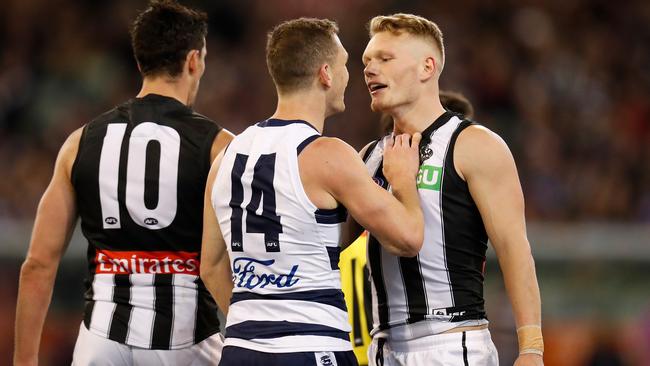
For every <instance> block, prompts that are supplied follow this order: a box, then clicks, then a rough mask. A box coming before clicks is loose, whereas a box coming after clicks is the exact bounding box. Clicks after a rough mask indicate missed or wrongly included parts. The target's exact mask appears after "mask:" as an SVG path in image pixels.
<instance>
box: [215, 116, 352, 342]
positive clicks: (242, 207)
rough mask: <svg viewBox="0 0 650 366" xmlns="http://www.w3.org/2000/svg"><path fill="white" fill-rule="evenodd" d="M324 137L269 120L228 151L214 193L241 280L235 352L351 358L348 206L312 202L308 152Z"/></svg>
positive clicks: (232, 326)
mask: <svg viewBox="0 0 650 366" xmlns="http://www.w3.org/2000/svg"><path fill="white" fill-rule="evenodd" d="M318 137H320V133H319V132H318V131H317V130H316V129H315V128H314V127H313V126H311V125H310V124H309V123H307V122H305V121H301V120H292V121H288V120H279V119H269V120H265V121H263V122H260V123H257V124H255V125H253V126H251V127H249V128H248V129H246V130H245V131H244V132H243V133H242V134H240V135H239V136H237V137H236V138H235V139H234V140H233V141H232V142H231V144H230V146H229V147H228V148H227V150H226V152H225V154H224V156H223V159H222V161H221V167H220V169H219V172H218V173H217V176H216V179H215V184H214V186H213V190H212V197H211V201H212V206H213V207H214V210H215V212H216V214H217V218H218V221H219V226H220V228H221V232H222V234H223V238H224V240H225V243H226V246H227V248H228V254H229V257H230V264H231V269H232V274H233V281H234V289H233V296H232V300H231V305H230V309H229V311H228V316H227V322H226V335H227V338H226V343H225V344H226V346H229V345H230V346H237V347H243V348H247V349H251V350H255V351H259V352H269V353H283V352H340V351H351V350H352V347H351V344H350V340H349V332H350V330H351V329H350V325H349V323H348V315H347V309H346V306H345V301H344V298H343V293H342V292H341V280H340V272H339V270H338V259H339V250H340V249H339V238H340V234H341V226H340V225H341V223H343V222H344V221H345V219H346V212H345V210H344V209H342V208H339V209H334V210H322V209H318V208H317V207H316V206H315V205H314V204H313V203H312V202H311V201H310V200H309V198H308V197H307V194H306V193H305V190H304V189H303V185H302V182H301V179H300V173H299V170H298V154H299V153H300V151H301V150H302V149H303V148H304V147H305V146H307V144H308V143H309V142H311V141H313V140H315V139H316V138H318Z"/></svg>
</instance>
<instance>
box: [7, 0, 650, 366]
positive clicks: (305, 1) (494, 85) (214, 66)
mask: <svg viewBox="0 0 650 366" xmlns="http://www.w3.org/2000/svg"><path fill="white" fill-rule="evenodd" d="M183 3H184V4H189V5H194V6H197V7H199V8H201V9H203V10H205V11H207V12H208V14H209V17H210V32H209V35H208V57H207V68H206V73H205V76H204V78H203V81H202V84H201V89H200V92H199V97H198V100H197V104H196V109H197V111H199V112H200V113H203V114H205V115H207V116H209V117H210V118H213V119H215V120H216V121H218V122H219V123H221V124H222V125H223V126H224V127H226V128H228V129H229V130H231V131H233V132H235V133H238V132H241V131H242V130H243V129H244V128H245V127H246V126H247V125H249V124H251V123H252V122H255V121H259V120H262V119H264V118H266V117H267V116H269V115H270V114H271V113H272V112H273V109H274V106H275V97H274V89H273V85H272V83H271V80H270V78H269V77H268V76H267V72H266V66H265V61H264V44H265V35H266V32H267V31H268V30H269V29H270V27H272V26H273V25H274V24H276V23H277V22H279V21H280V20H284V19H289V18H293V17H298V16H315V17H328V18H330V19H333V20H336V21H337V22H338V23H339V26H340V28H341V33H340V36H341V39H342V41H343V43H344V45H345V46H346V47H347V49H348V52H349V54H350V61H349V63H348V67H349V70H350V83H349V86H348V89H347V94H346V104H347V111H346V112H345V113H344V114H342V115H339V116H336V117H334V118H331V119H330V120H329V122H328V123H327V125H326V128H325V133H326V134H327V135H331V136H337V137H341V138H342V139H344V140H345V141H347V142H348V143H350V144H351V145H353V146H354V147H356V148H360V147H361V146H363V144H364V143H366V142H368V141H369V140H370V139H372V138H374V137H375V136H376V135H377V134H378V133H379V125H378V123H377V122H378V119H379V116H377V115H376V114H373V113H371V112H370V111H369V96H368V93H367V90H366V87H365V84H364V82H363V77H362V70H363V67H362V64H361V61H360V58H361V53H362V51H363V49H364V47H365V44H366V42H367V32H366V30H365V24H366V22H367V21H368V20H369V19H370V18H371V17H372V16H374V15H378V14H388V13H393V12H398V11H400V12H413V13H416V14H419V15H423V16H425V17H428V18H429V19H432V20H434V21H435V22H437V23H438V24H439V25H440V27H441V28H442V30H443V33H444V35H445V42H446V51H447V63H446V66H445V70H444V72H443V76H442V79H441V86H442V88H444V89H450V90H456V91H460V92H463V93H464V94H465V95H467V96H468V98H469V99H470V100H471V101H472V102H473V104H474V107H475V110H476V119H477V120H478V121H480V122H482V123H484V124H485V125H487V126H488V127H490V128H492V129H493V130H495V131H496V132H498V133H499V134H500V135H501V136H503V137H504V139H505V140H506V141H507V142H508V144H509V145H510V147H511V149H512V151H513V154H514V156H515V159H516V161H517V164H518V168H519V174H520V177H521V180H522V185H523V189H524V192H525V197H526V204H527V205H526V215H527V220H528V227H529V235H530V239H531V244H532V248H533V252H534V255H535V258H536V261H537V269H538V276H539V282H540V287H541V292H542V302H543V322H544V334H545V341H546V349H547V351H546V356H545V361H546V365H548V366H554V365H568V366H571V365H650V347H648V345H650V284H648V281H649V279H650V225H649V224H650V164H649V163H648V161H650V144H649V142H650V104H649V103H648V100H650V67H649V66H650V47H649V45H650V25H649V24H650V2H647V1H642V0H634V1H616V2H614V1H605V0H602V1H600V0H599V1H584V0H553V1H514V0H512V1H479V0H472V1H466V0H456V1H444V2H443V1H424V0H422V1H418V0H409V1H389V0H327V1H323V0H286V1H268V0H267V1H264V0H257V1H253V0H247V1H236V0H229V1H205V2H199V1H183ZM144 7H145V2H144V1H142V0H138V1H126V0H122V1H108V0H102V1H73V0H30V1H22V0H4V1H3V2H2V11H0V172H1V174H2V178H0V233H1V234H0V364H9V363H10V362H11V361H10V360H11V354H12V347H13V345H12V343H13V342H12V339H13V319H14V312H15V309H14V306H15V299H16V292H17V282H18V273H19V267H20V263H21V261H22V259H23V258H24V255H25V252H26V249H27V245H28V240H29V232H30V229H31V225H32V220H33V216H34V214H35V210H36V206H37V203H38V199H39V197H40V195H41V194H42V192H43V190H44V188H45V186H46V184H47V182H48V180H49V177H50V175H51V172H52V166H53V163H54V159H55V156H56V153H57V151H58V148H59V147H60V145H61V144H62V142H63V141H64V139H65V137H66V136H67V135H68V134H69V133H70V132H72V131H73V130H74V129H76V128H78V127H79V126H81V125H82V124H84V123H85V122H87V121H88V120H89V119H90V118H92V117H93V116H95V115H97V114H99V113H101V112H103V111H105V110H107V109H110V108H111V107H112V106H114V105H115V104H117V103H120V102H121V101H123V100H125V99H127V98H130V97H132V96H133V95H135V94H136V93H137V91H138V90H139V86H140V77H139V74H138V73H137V69H136V65H135V62H134V61H133V58H132V56H131V50H130V44H129V36H128V32H127V28H128V25H129V24H130V21H131V20H132V19H133V17H134V15H135V14H136V12H137V11H138V10H140V9H143V8H144ZM84 253H85V243H84V242H83V240H82V238H81V237H80V236H79V235H78V233H77V234H76V235H75V237H74V239H73V242H72V243H71V245H70V248H69V249H68V253H67V255H66V257H65V259H64V261H63V263H62V265H61V267H60V270H59V275H58V279H57V285H56V288H55V292H54V299H53V302H52V306H51V311H50V315H49V317H48V319H47V324H46V328H45V331H44V338H43V343H42V347H41V348H42V364H43V365H64V364H69V361H70V354H71V352H72V348H73V346H74V340H75V337H76V333H77V330H78V324H79V321H80V319H81V311H82V308H81V301H82V294H81V288H82V277H83V273H84V269H85V257H84ZM500 276H501V275H500V273H499V269H498V264H497V262H496V260H495V258H494V255H493V254H490V260H489V262H488V266H487V284H486V298H487V310H488V315H489V317H490V319H491V330H492V336H493V338H494V341H495V343H496V344H497V347H498V348H499V351H500V357H501V361H502V364H504V365H506V364H512V363H511V362H512V359H513V357H514V355H515V353H516V338H515V335H514V325H513V324H514V323H513V320H512V316H511V311H510V309H509V305H508V301H507V298H506V297H505V291H504V290H503V285H502V281H501V278H500Z"/></svg>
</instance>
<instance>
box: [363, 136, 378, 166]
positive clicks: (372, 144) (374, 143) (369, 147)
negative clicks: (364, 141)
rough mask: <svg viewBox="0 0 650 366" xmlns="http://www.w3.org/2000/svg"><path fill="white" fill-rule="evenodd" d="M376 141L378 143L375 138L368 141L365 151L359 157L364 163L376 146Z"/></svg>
mask: <svg viewBox="0 0 650 366" xmlns="http://www.w3.org/2000/svg"><path fill="white" fill-rule="evenodd" d="M378 143H379V140H375V141H373V142H371V143H370V145H369V146H368V148H367V149H366V152H365V153H364V154H363V157H362V158H361V160H363V162H364V163H365V162H366V161H367V160H368V158H369V157H370V155H371V154H372V151H373V150H375V147H377V144H378Z"/></svg>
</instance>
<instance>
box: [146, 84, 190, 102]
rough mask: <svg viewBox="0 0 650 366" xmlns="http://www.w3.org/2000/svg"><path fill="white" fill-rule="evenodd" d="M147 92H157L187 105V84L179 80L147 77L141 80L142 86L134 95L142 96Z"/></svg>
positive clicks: (188, 93)
mask: <svg viewBox="0 0 650 366" xmlns="http://www.w3.org/2000/svg"><path fill="white" fill-rule="evenodd" d="M148 94H158V95H162V96H165V97H169V98H174V99H176V100H178V101H179V102H181V103H183V104H185V105H189V102H190V101H189V95H190V92H189V86H187V85H185V83H183V82H182V81H181V80H177V79H171V78H165V77H155V78H151V77H147V78H144V80H143V81H142V88H141V89H140V92H139V93H138V95H137V96H136V97H137V98H142V97H144V96H146V95H148Z"/></svg>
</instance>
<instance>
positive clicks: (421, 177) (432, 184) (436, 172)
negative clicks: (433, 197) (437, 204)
mask: <svg viewBox="0 0 650 366" xmlns="http://www.w3.org/2000/svg"><path fill="white" fill-rule="evenodd" d="M441 181H442V168H441V167H438V166H433V165H422V166H421V167H420V171H419V172H418V177H417V185H418V188H420V189H430V190H432V191H440V182H441Z"/></svg>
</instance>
